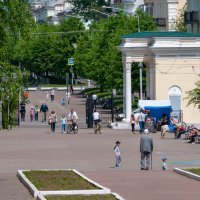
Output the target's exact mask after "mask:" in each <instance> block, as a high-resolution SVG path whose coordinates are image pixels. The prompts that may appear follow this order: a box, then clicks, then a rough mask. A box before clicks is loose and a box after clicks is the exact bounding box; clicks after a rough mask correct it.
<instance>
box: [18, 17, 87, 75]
mask: <svg viewBox="0 0 200 200" xmlns="http://www.w3.org/2000/svg"><path fill="white" fill-rule="evenodd" d="M81 30H84V25H83V23H82V22H81V21H80V19H77V18H72V17H70V18H67V19H65V20H64V21H62V23H61V24H60V25H58V26H56V25H53V24H38V25H37V27H36V28H33V30H32V34H31V36H30V38H29V39H28V40H20V41H19V42H18V44H17V46H16V48H15V54H14V60H18V61H20V63H21V66H22V67H23V68H26V69H28V70H30V71H31V72H34V73H36V74H37V75H46V76H47V77H48V76H49V73H51V74H54V76H57V77H61V78H62V76H63V74H65V73H66V72H69V68H70V66H68V65H67V60H68V58H70V57H72V56H73V54H74V51H75V47H74V44H76V43H77V40H78V39H79V38H80V35H81V34H83V33H82V32H77V31H81Z"/></svg>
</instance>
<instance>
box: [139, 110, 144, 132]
mask: <svg viewBox="0 0 200 200" xmlns="http://www.w3.org/2000/svg"><path fill="white" fill-rule="evenodd" d="M138 122H139V126H140V133H143V131H144V125H145V114H144V113H143V112H142V110H140V113H139V115H138Z"/></svg>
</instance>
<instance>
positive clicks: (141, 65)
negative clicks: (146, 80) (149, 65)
mask: <svg viewBox="0 0 200 200" xmlns="http://www.w3.org/2000/svg"><path fill="white" fill-rule="evenodd" d="M138 67H139V70H140V100H142V67H143V64H142V62H140V63H139V65H138Z"/></svg>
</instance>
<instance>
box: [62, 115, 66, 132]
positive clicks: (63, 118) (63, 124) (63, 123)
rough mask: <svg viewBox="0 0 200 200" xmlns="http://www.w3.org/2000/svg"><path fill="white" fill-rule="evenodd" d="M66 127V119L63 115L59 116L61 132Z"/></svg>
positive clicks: (64, 130)
mask: <svg viewBox="0 0 200 200" xmlns="http://www.w3.org/2000/svg"><path fill="white" fill-rule="evenodd" d="M66 127H67V119H66V117H65V115H62V117H61V133H66Z"/></svg>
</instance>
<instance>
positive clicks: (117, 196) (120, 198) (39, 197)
mask: <svg viewBox="0 0 200 200" xmlns="http://www.w3.org/2000/svg"><path fill="white" fill-rule="evenodd" d="M110 194H112V195H113V196H114V197H115V198H116V199H117V200H125V199H124V198H122V197H121V196H120V195H118V194H117V193H110ZM100 195H102V196H103V195H104V194H100ZM45 196H46V195H44V194H42V193H39V194H38V196H37V200H47V199H46V197H45ZM63 196H72V195H63ZM87 196H90V195H88V194H87Z"/></svg>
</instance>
